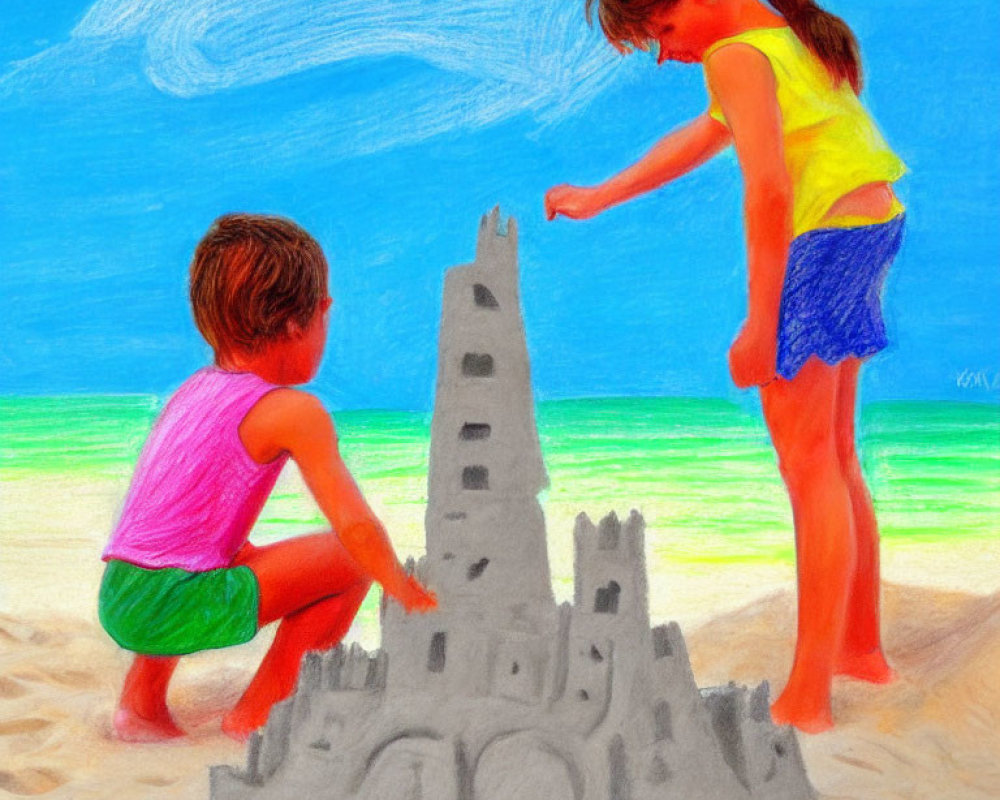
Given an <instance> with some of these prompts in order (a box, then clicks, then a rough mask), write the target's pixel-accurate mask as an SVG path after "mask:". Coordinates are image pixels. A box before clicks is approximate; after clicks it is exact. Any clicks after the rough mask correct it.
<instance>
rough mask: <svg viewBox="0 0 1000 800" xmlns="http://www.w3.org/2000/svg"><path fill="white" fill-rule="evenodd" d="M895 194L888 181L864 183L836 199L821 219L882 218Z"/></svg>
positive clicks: (889, 207)
mask: <svg viewBox="0 0 1000 800" xmlns="http://www.w3.org/2000/svg"><path fill="white" fill-rule="evenodd" d="M895 199H896V195H895V194H894V193H893V191H892V186H891V185H890V184H888V183H885V182H882V183H866V184H865V185H864V186H859V187H858V188H857V189H854V190H852V191H850V192H848V193H847V194H845V195H843V196H842V197H841V198H840V199H838V200H837V201H836V202H835V203H834V204H833V205H832V206H830V210H829V211H827V212H826V215H825V216H824V217H823V219H833V218H835V217H868V218H869V219H872V220H883V219H885V218H886V215H887V214H888V213H889V212H890V211H891V210H892V204H893V201H894V200H895Z"/></svg>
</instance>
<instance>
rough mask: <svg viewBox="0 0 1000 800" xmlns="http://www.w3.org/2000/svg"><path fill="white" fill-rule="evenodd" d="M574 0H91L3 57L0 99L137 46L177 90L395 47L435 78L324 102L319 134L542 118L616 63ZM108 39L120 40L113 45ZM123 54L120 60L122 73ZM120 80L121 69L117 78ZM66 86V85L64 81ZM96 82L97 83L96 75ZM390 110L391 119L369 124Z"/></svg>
mask: <svg viewBox="0 0 1000 800" xmlns="http://www.w3.org/2000/svg"><path fill="white" fill-rule="evenodd" d="M582 5H583V4H582V0H570V1H569V2H560V1H558V0H183V2H179V1H178V0H98V2H97V3H95V4H94V5H93V6H92V7H91V8H90V9H89V11H88V12H87V13H86V14H85V16H84V17H83V19H82V20H81V21H80V23H79V24H78V25H77V26H76V28H75V29H74V30H73V32H72V34H71V38H70V41H69V42H64V43H62V44H60V45H56V46H54V47H51V48H48V49H47V50H44V51H42V52H41V53H39V54H38V55H36V56H34V57H33V58H30V59H27V60H25V61H22V62H20V63H17V64H15V65H14V66H13V68H12V69H11V70H10V71H9V72H8V73H7V74H6V75H4V76H2V77H0V97H3V96H5V95H8V96H9V95H10V94H11V93H13V92H18V91H20V92H22V93H23V92H24V91H25V90H26V89H25V87H32V88H29V89H28V91H38V89H39V87H45V86H50V87H51V86H55V85H56V84H60V89H61V90H62V91H67V88H66V86H65V85H63V84H64V83H65V81H67V80H70V81H72V80H74V79H75V80H76V81H78V82H79V83H80V84H81V85H80V86H79V87H78V90H79V91H81V92H86V91H94V90H95V89H94V86H93V84H94V83H95V81H94V80H93V78H92V77H90V78H89V79H88V76H87V71H86V68H85V67H86V64H87V61H88V59H91V60H92V63H93V66H94V67H95V68H97V67H101V68H102V69H104V70H105V74H107V70H108V67H109V60H110V59H116V58H117V59H121V58H122V57H123V53H124V54H126V57H128V58H132V59H135V58H139V59H141V63H142V71H143V73H144V74H145V76H146V78H147V79H148V80H149V81H150V82H151V83H152V85H154V86H155V87H156V88H157V89H158V90H159V91H161V92H163V93H165V94H168V95H172V96H176V97H179V98H193V97H198V96H204V95H211V94H214V93H217V92H220V91H226V90H238V89H240V88H243V87H249V86H254V85H258V84H264V83H267V82H270V81H274V80H277V79H279V78H282V77H285V76H289V75H294V74H297V73H302V72H305V71H307V70H310V69H315V68H317V67H331V66H333V67H336V66H337V65H344V66H345V68H346V67H348V65H351V66H353V65H354V63H355V62H358V61H359V60H361V59H377V58H393V57H401V58H407V59H413V60H415V61H417V62H422V63H424V64H426V65H429V66H431V67H433V68H435V69H436V70H437V73H436V74H438V75H439V77H438V79H436V80H434V81H423V82H417V83H413V82H402V83H400V84H398V85H390V86H381V87H373V88H371V89H370V90H369V91H370V95H369V97H368V98H367V100H366V101H365V102H363V103H360V104H359V103H355V104H354V105H353V106H351V107H346V108H340V107H338V102H339V99H338V98H336V97H331V98H330V99H329V101H328V103H327V110H328V111H329V112H330V113H327V114H324V113H323V111H322V109H318V108H312V109H309V110H308V111H304V112H303V113H304V115H305V116H308V117H311V118H313V119H314V120H316V121H322V124H323V125H324V126H330V125H333V128H330V127H326V130H325V135H327V136H332V135H335V134H336V132H337V130H338V129H339V130H340V131H341V133H343V134H345V135H346V134H347V133H348V132H350V131H354V132H356V131H358V130H359V129H361V130H365V131H367V134H366V136H365V138H364V140H363V141H361V140H359V141H357V142H355V147H354V149H355V150H357V151H372V150H378V149H382V148H385V147H391V146H393V145H396V144H400V143H405V142H413V141H419V140H421V139H423V138H426V137H429V136H433V135H435V134H436V133H440V132H444V131H448V130H452V129H455V128H463V129H468V128H475V127H481V126H486V125H490V124H493V123H495V122H498V121H500V120H503V119H506V118H509V117H511V116H513V115H516V114H519V113H523V112H530V113H532V114H533V115H534V116H535V117H536V118H538V119H539V120H540V121H542V122H547V121H552V120H556V119H559V118H561V117H563V116H564V115H567V114H570V113H573V112H574V111H575V110H576V109H578V108H579V107H581V106H582V105H583V104H585V103H586V102H588V101H589V100H590V99H592V98H593V97H594V96H595V95H596V94H597V93H599V92H600V91H601V90H602V88H603V87H605V86H606V85H607V82H608V79H609V76H610V74H611V72H612V71H613V70H614V68H615V65H616V64H617V62H618V59H617V57H616V56H615V54H614V53H613V52H612V51H611V49H610V48H608V47H606V46H603V44H602V43H601V41H600V39H599V38H598V37H597V36H596V35H595V34H594V33H593V32H592V31H590V30H588V28H587V27H586V24H585V22H584V20H583V7H582ZM117 45H128V47H126V48H124V49H123V48H121V47H117ZM135 66H136V65H135V64H134V63H133V64H131V65H130V67H131V69H132V70H133V72H134V71H135ZM120 85H122V86H127V85H128V81H122V82H121V83H120ZM69 90H72V88H70V89H69ZM105 90H106V87H105ZM387 108H392V109H393V110H394V114H393V120H392V122H393V124H392V125H391V126H386V125H380V124H378V123H379V122H381V121H382V119H381V118H382V117H383V116H384V113H385V109H387Z"/></svg>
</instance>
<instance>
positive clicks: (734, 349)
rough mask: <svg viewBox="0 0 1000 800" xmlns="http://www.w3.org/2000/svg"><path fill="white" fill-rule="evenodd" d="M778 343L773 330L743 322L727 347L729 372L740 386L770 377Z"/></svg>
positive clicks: (741, 387)
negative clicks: (730, 344)
mask: <svg viewBox="0 0 1000 800" xmlns="http://www.w3.org/2000/svg"><path fill="white" fill-rule="evenodd" d="M777 360H778V342H777V337H776V335H775V332H774V331H765V330H764V329H763V328H761V327H759V326H757V325H753V324H751V323H750V322H747V323H745V324H744V325H743V328H742V329H741V330H740V333H739V335H738V336H737V337H736V341H735V342H733V344H732V346H731V347H730V348H729V374H730V375H731V376H732V378H733V383H735V384H736V385H737V386H738V387H739V388H740V389H746V388H747V387H749V386H763V385H764V384H767V383H770V382H771V381H773V380H774V378H775V374H776V370H777Z"/></svg>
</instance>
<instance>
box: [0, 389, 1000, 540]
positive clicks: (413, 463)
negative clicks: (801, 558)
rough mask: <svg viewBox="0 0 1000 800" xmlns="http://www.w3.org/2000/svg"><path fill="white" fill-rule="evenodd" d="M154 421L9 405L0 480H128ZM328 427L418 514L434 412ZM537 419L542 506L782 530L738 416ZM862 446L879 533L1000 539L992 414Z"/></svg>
mask: <svg viewBox="0 0 1000 800" xmlns="http://www.w3.org/2000/svg"><path fill="white" fill-rule="evenodd" d="M159 408H160V401H158V400H157V399H156V398H154V397H150V396H123V397H122V396H73V397H52V398H22V397H10V396H7V397H2V398H0V479H2V480H5V481H13V480H26V479H31V478H32V477H38V476H52V475H65V476H79V477H88V478H94V479H97V480H102V479H103V480H118V481H123V480H124V481H127V478H128V475H129V473H130V470H131V467H132V465H133V463H134V461H135V459H136V457H137V455H138V453H139V450H140V448H141V446H142V442H143V439H144V437H145V435H146V433H147V432H148V430H149V428H150V426H151V425H152V422H153V420H154V419H155V416H156V413H157V412H158V410H159ZM335 419H336V423H337V429H338V433H339V437H340V441H341V450H342V453H343V455H344V458H345V460H346V461H347V463H348V465H349V466H350V468H351V470H352V472H353V473H354V474H355V476H356V478H357V479H358V481H359V483H360V484H361V485H362V487H363V488H364V490H365V492H366V494H367V495H369V496H370V497H373V498H376V499H378V500H381V502H382V503H383V504H386V505H389V506H396V507H407V506H411V507H412V509H411V511H412V513H414V514H417V515H420V514H422V508H423V504H424V502H425V501H426V475H427V456H428V451H429V430H430V414H429V413H411V412H389V411H343V412H339V413H336V414H335ZM537 419H538V426H539V434H540V439H541V443H542V450H543V455H544V458H545V462H546V465H547V467H548V471H549V481H550V486H549V488H548V489H547V490H546V491H545V492H544V493H543V497H542V499H543V502H544V503H545V504H546V505H547V506H553V507H562V506H566V507H574V508H577V509H581V510H582V509H597V510H598V512H601V511H603V510H606V509H612V508H615V509H618V510H619V511H622V510H625V511H627V508H628V507H629V506H639V507H642V509H643V510H644V512H645V511H646V509H649V510H650V511H651V514H648V515H647V523H648V524H649V526H650V527H670V528H671V529H674V530H676V531H678V534H679V535H683V534H684V533H685V532H689V533H692V534H700V535H705V536H708V535H711V537H713V538H715V539H719V542H716V543H715V544H713V545H712V546H706V547H705V554H706V557H712V554H713V552H714V551H715V550H716V545H718V546H720V547H721V549H722V551H723V552H725V551H726V550H732V549H733V548H732V545H733V544H734V543H736V542H740V543H743V544H745V543H752V542H753V541H755V540H757V541H761V542H766V541H769V539H770V536H769V534H770V533H772V532H773V531H774V530H775V528H782V527H784V526H785V525H786V524H787V522H788V519H789V514H788V509H787V507H786V506H787V502H786V500H785V495H784V492H783V489H782V487H781V484H780V480H779V478H778V474H777V470H776V467H775V461H774V455H773V453H772V451H771V449H770V446H769V444H768V439H767V434H766V431H765V428H764V425H763V422H762V420H760V419H759V418H758V417H756V416H754V415H752V414H750V413H748V412H746V411H745V410H743V409H741V408H739V407H738V406H736V405H734V404H732V403H729V402H727V401H723V400H711V399H684V398H617V399H616V398H612V399H605V398H601V399H585V400H570V401H556V402H549V403H543V404H541V405H540V406H539V407H538V410H537ZM859 437H860V448H861V453H862V460H863V465H864V469H865V472H866V475H867V477H868V480H869V483H870V486H871V489H872V494H873V495H874V497H875V499H876V504H877V508H878V512H879V515H880V521H881V526H882V533H883V536H885V537H928V538H931V539H951V538H953V537H957V536H960V537H991V536H993V535H995V534H996V533H998V529H1000V407H997V406H995V405H980V404H966V403H891V404H874V405H869V406H866V407H864V408H863V410H862V414H861V420H860V423H859ZM299 494H300V492H299V491H291V492H288V491H285V492H284V493H283V492H282V491H281V489H280V486H279V491H278V492H276V494H275V496H274V497H273V498H272V502H270V503H269V504H268V507H267V508H266V509H265V513H264V515H263V516H262V518H261V520H260V523H259V525H260V528H261V529H262V530H263V531H265V534H264V535H265V536H266V533H267V531H269V530H270V529H274V531H273V532H274V534H275V535H278V534H279V530H278V529H280V528H281V527H282V526H293V527H298V526H315V525H316V524H320V523H321V522H322V520H321V519H320V518H319V517H318V516H317V515H316V514H315V513H314V510H313V513H309V511H308V508H309V506H308V503H307V502H304V501H305V500H306V499H305V498H304V497H299V496H298V495H299ZM283 501H288V502H283ZM289 503H291V504H292V505H293V506H294V508H293V507H292V506H290V505H289ZM303 508H305V509H307V512H306V514H305V515H304V516H303V514H302V509H303ZM661 512H662V513H667V512H669V514H670V516H669V519H661V518H659V516H658V514H660V513H661ZM726 542H729V543H730V546H729V547H726V545H725V543H726ZM709 544H710V543H708V542H706V545H709ZM786 549H787V548H786Z"/></svg>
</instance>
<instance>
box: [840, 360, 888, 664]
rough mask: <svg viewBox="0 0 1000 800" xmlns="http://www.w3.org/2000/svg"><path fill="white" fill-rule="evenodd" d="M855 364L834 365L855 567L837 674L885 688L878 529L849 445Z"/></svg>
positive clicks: (858, 363) (858, 365) (858, 366)
mask: <svg viewBox="0 0 1000 800" xmlns="http://www.w3.org/2000/svg"><path fill="white" fill-rule="evenodd" d="M860 369H861V361H860V360H859V359H856V358H851V359H848V360H846V361H844V362H843V363H842V364H841V365H840V385H839V387H838V390H837V411H836V415H837V420H836V437H837V458H838V460H839V462H840V471H841V474H842V475H843V476H844V480H845V482H846V483H847V490H848V492H849V494H850V497H851V510H852V514H853V518H854V519H853V521H854V541H855V543H856V547H857V563H856V565H855V570H854V575H853V577H852V579H851V586H850V591H849V594H848V600H847V622H846V627H845V630H844V642H843V644H842V645H841V650H840V657H839V660H838V662H837V668H836V670H837V674H839V675H849V676H851V677H853V678H859V679H861V680H866V681H872V682H873V683H888V682H889V681H891V680H892V679H893V677H894V673H893V671H892V668H891V667H890V666H889V664H888V663H887V662H886V660H885V655H884V654H883V652H882V640H881V633H880V615H879V584H880V581H879V553H878V550H879V544H878V523H877V522H876V520H875V508H874V506H873V505H872V499H871V495H870V494H869V493H868V487H867V486H865V479H864V476H863V475H862V473H861V465H860V464H859V463H858V454H857V450H856V449H855V440H854V412H855V404H856V397H857V386H858V373H859V371H860Z"/></svg>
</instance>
